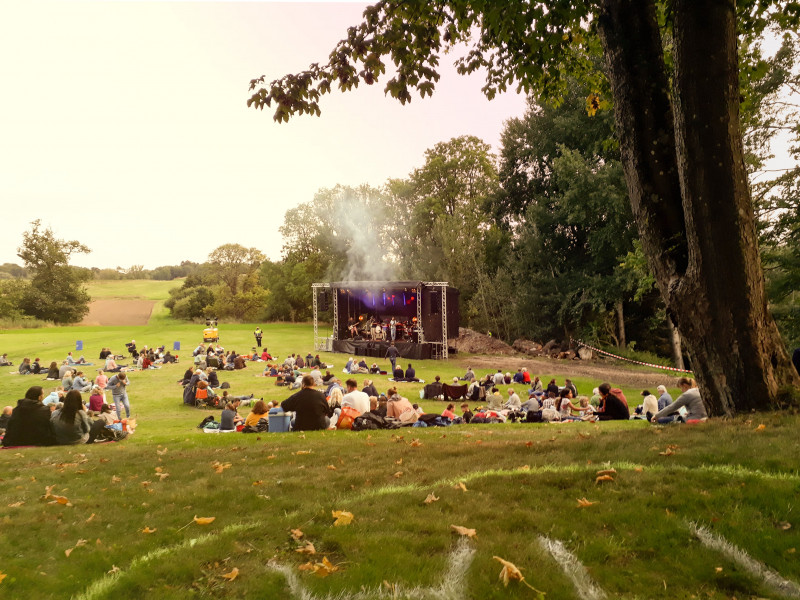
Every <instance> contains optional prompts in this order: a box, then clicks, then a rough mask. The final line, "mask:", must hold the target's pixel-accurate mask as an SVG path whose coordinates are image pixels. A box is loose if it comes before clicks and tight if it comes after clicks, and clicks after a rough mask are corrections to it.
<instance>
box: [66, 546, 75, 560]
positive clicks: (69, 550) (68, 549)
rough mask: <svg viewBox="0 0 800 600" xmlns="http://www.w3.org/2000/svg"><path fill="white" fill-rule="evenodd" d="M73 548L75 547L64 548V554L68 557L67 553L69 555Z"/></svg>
mask: <svg viewBox="0 0 800 600" xmlns="http://www.w3.org/2000/svg"><path fill="white" fill-rule="evenodd" d="M73 550H75V548H67V549H66V550H64V555H65V556H66V557H67V558H69V555H70V554H72V551H73Z"/></svg>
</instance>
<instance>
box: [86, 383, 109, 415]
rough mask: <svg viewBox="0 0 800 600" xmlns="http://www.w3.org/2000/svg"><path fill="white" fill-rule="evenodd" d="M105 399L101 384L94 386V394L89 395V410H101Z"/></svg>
mask: <svg viewBox="0 0 800 600" xmlns="http://www.w3.org/2000/svg"><path fill="white" fill-rule="evenodd" d="M103 400H104V398H103V390H101V389H100V386H97V385H96V386H94V387H93V388H92V395H91V396H89V410H93V411H95V412H100V409H101V408H103V405H104V404H105V402H104V401H103Z"/></svg>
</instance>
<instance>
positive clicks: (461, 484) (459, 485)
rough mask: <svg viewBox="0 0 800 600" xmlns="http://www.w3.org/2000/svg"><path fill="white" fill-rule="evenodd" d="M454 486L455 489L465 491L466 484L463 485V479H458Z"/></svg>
mask: <svg viewBox="0 0 800 600" xmlns="http://www.w3.org/2000/svg"><path fill="white" fill-rule="evenodd" d="M454 487H455V488H456V489H457V490H461V491H462V492H466V491H467V486H466V485H464V482H463V481H459V482H458V485H456V486H454Z"/></svg>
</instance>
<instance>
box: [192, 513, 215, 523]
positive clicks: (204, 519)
mask: <svg viewBox="0 0 800 600" xmlns="http://www.w3.org/2000/svg"><path fill="white" fill-rule="evenodd" d="M216 518H217V517H198V516H197V515H195V516H194V522H195V523H197V524H198V525H209V524H210V523H213V522H214V520H215V519H216Z"/></svg>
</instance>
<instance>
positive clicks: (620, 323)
mask: <svg viewBox="0 0 800 600" xmlns="http://www.w3.org/2000/svg"><path fill="white" fill-rule="evenodd" d="M614 312H616V313H617V332H618V333H619V337H618V338H617V340H618V344H617V345H618V346H619V347H620V348H622V349H623V350H625V346H627V344H628V342H627V340H626V339H625V313H624V311H623V308H622V300H618V301H617V302H616V303H615V304H614Z"/></svg>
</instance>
